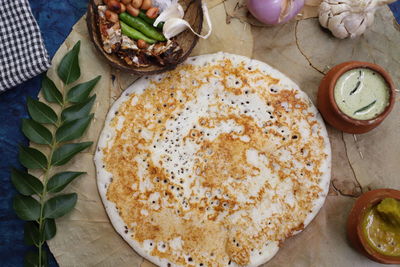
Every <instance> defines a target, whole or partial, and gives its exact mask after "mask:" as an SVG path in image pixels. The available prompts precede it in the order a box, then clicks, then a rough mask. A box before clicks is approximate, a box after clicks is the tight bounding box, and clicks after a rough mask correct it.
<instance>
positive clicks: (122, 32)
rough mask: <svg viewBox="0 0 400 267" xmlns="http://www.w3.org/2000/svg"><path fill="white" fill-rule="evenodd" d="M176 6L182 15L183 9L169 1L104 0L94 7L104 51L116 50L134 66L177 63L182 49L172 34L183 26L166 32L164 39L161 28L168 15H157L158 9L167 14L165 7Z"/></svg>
mask: <svg viewBox="0 0 400 267" xmlns="http://www.w3.org/2000/svg"><path fill="white" fill-rule="evenodd" d="M166 3H169V5H166ZM176 6H179V8H178V9H179V10H180V11H181V13H180V14H179V16H180V18H182V17H183V15H184V14H183V8H182V7H181V6H180V5H179V4H178V3H172V1H154V3H153V1H151V0H121V1H118V0H107V1H105V0H104V1H103V5H99V6H97V15H98V26H99V31H100V35H101V39H102V46H103V49H104V51H105V52H106V53H108V54H112V53H115V54H116V55H118V57H120V58H121V59H122V60H124V61H125V63H126V64H128V65H132V66H136V67H147V66H150V65H153V64H157V65H161V66H165V65H171V64H176V63H177V62H178V60H179V59H180V57H181V56H182V53H183V50H182V48H181V47H180V45H179V44H178V42H177V41H176V39H175V38H174V37H175V36H176V35H178V34H179V33H181V32H182V31H183V30H184V29H182V30H181V31H174V32H173V33H171V31H168V32H166V33H168V34H167V37H168V38H166V37H165V36H164V34H163V27H164V22H166V21H167V20H168V19H169V16H165V15H163V16H161V17H159V15H160V11H162V9H161V8H163V9H165V12H166V13H167V14H169V13H168V10H169V9H171V8H175V7H176ZM164 14H165V13H164ZM160 18H161V20H160ZM167 26H168V25H167ZM168 27H169V28H171V26H168Z"/></svg>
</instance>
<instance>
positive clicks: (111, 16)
mask: <svg viewBox="0 0 400 267" xmlns="http://www.w3.org/2000/svg"><path fill="white" fill-rule="evenodd" d="M105 15H106V19H107V20H108V21H111V22H114V23H117V22H118V21H119V19H118V14H117V13H115V12H112V11H110V10H106V13H105Z"/></svg>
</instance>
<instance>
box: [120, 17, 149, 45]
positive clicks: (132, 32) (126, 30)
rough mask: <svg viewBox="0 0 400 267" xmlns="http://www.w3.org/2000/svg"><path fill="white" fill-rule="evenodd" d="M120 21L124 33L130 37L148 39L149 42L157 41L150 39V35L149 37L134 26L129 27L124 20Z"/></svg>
mask: <svg viewBox="0 0 400 267" xmlns="http://www.w3.org/2000/svg"><path fill="white" fill-rule="evenodd" d="M120 23H121V31H122V34H125V35H126V36H128V37H130V38H132V39H135V40H139V39H142V40H144V41H146V43H149V44H154V43H156V40H153V39H150V38H149V37H147V36H146V35H144V34H143V33H141V32H139V31H137V30H135V29H134V28H131V27H129V26H128V25H127V24H125V23H124V22H123V21H120Z"/></svg>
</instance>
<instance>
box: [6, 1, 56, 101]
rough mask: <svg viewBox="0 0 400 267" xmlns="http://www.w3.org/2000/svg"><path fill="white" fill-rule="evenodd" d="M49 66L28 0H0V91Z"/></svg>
mask: <svg viewBox="0 0 400 267" xmlns="http://www.w3.org/2000/svg"><path fill="white" fill-rule="evenodd" d="M49 66H50V60H49V56H48V54H47V51H46V48H45V46H44V44H43V40H42V37H41V35H40V30H39V26H38V24H37V23H36V20H35V18H34V17H33V15H32V11H31V8H30V6H29V3H28V0H0V93H2V92H4V91H5V90H6V89H9V88H12V87H14V86H16V85H18V84H20V83H22V82H24V81H26V80H28V79H30V78H32V77H34V76H36V75H38V74H39V73H42V72H44V71H45V70H47V68H48V67H49Z"/></svg>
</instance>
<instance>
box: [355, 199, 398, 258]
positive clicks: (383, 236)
mask: <svg viewBox="0 0 400 267" xmlns="http://www.w3.org/2000/svg"><path fill="white" fill-rule="evenodd" d="M362 227H363V232H364V237H365V239H366V240H367V242H368V244H369V245H370V246H371V247H372V248H373V249H374V250H375V251H377V252H378V253H380V254H382V255H386V256H394V257H398V256H400V201H398V200H396V199H393V198H385V199H383V200H382V201H381V202H380V203H379V204H378V205H375V206H373V207H371V208H369V209H368V210H367V211H366V213H365V215H364V218H363V222H362Z"/></svg>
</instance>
